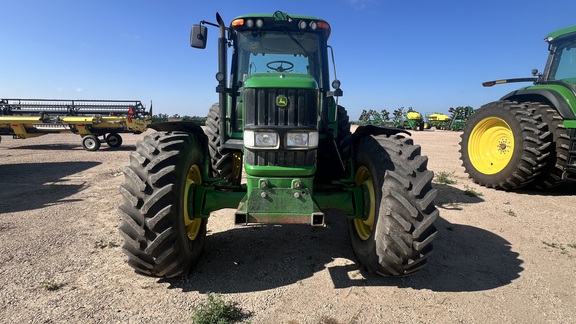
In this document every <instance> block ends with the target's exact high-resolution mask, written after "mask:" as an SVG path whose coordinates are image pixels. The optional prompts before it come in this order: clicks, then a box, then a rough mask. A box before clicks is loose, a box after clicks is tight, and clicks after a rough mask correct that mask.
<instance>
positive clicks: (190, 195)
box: [182, 164, 202, 241]
mask: <svg viewBox="0 0 576 324" xmlns="http://www.w3.org/2000/svg"><path fill="white" fill-rule="evenodd" d="M201 184H202V174H201V173H200V168H198V166H197V165H196V164H194V165H192V166H191V167H190V169H189V170H188V173H187V174H186V184H185V189H184V202H183V204H184V206H182V210H183V214H184V226H185V227H186V234H187V235H188V239H190V240H191V241H194V240H195V239H196V238H197V237H198V233H199V232H200V227H201V225H202V218H194V210H193V206H192V205H191V203H192V202H193V201H194V187H195V186H198V185H201Z"/></svg>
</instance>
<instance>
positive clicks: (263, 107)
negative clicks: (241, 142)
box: [244, 88, 318, 167]
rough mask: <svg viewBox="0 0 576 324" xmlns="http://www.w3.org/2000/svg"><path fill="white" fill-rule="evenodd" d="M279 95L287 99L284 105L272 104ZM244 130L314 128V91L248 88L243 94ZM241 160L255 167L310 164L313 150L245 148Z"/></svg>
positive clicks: (315, 91) (315, 125) (315, 117)
mask: <svg viewBox="0 0 576 324" xmlns="http://www.w3.org/2000/svg"><path fill="white" fill-rule="evenodd" d="M279 96H285V97H286V98H287V99H288V103H287V105H286V107H283V108H280V107H278V106H277V105H276V100H277V98H278V97H279ZM244 104H245V114H244V120H245V129H259V128H262V129H267V130H275V129H276V130H279V133H285V131H286V130H287V129H317V123H318V90H316V89H284V88H280V89H278V88H248V89H246V90H245V94H244ZM245 162H246V163H247V164H249V165H256V166H286V167H288V166H291V167H299V166H311V165H314V164H315V163H316V150H315V149H314V150H284V149H282V148H281V149H280V150H266V151H265V150H254V149H246V150H245Z"/></svg>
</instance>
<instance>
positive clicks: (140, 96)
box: [0, 0, 576, 119]
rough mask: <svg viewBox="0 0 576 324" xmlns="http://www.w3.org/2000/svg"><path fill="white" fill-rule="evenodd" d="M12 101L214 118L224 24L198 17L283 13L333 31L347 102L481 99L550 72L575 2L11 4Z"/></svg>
mask: <svg viewBox="0 0 576 324" xmlns="http://www.w3.org/2000/svg"><path fill="white" fill-rule="evenodd" d="M0 3H1V7H2V18H0V41H1V45H0V49H1V50H0V97H1V98H58V99H60V98H61V99H136V100H141V101H143V102H145V103H146V104H147V105H149V102H150V101H153V102H154V112H155V113H167V114H169V115H173V114H180V115H189V116H193V115H198V116H205V115H206V113H207V112H208V109H209V107H210V105H211V104H212V103H214V102H216V101H217V99H218V97H217V94H216V92H215V91H214V90H215V87H216V81H215V78H214V74H215V73H216V70H217V56H216V53H217V52H216V44H217V30H216V29H214V28H211V29H210V30H209V41H208V48H207V49H206V50H197V49H193V48H191V47H190V46H189V34H190V27H191V26H192V24H195V23H198V22H199V21H200V20H208V21H212V22H215V13H216V12H219V13H220V14H221V16H222V17H223V18H224V20H225V21H226V22H229V21H230V20H231V19H232V18H234V17H235V16H238V15H242V14H246V13H254V12H258V13H272V12H274V11H276V10H282V11H285V12H288V13H294V14H306V15H313V16H318V17H321V18H324V19H325V20H327V21H328V22H329V23H330V25H331V26H332V36H331V38H330V41H329V43H330V45H332V46H333V47H334V50H335V59H336V69H337V74H338V78H339V79H340V80H341V82H342V89H343V90H344V96H343V97H342V98H340V104H341V105H343V106H345V107H346V108H347V109H348V112H349V115H350V117H351V119H357V118H358V117H359V115H360V112H361V111H362V109H377V110H381V109H388V110H389V111H392V110H394V109H396V108H398V107H401V106H404V107H413V108H414V109H415V110H417V111H420V112H422V113H432V112H447V111H448V108H449V107H456V106H468V105H469V106H472V107H474V108H478V107H479V106H480V105H482V104H484V103H487V102H490V101H493V100H497V99H498V98H500V97H501V96H502V95H504V94H506V93H507V92H509V91H512V90H514V89H515V88H517V87H519V86H521V85H525V84H512V85H501V86H495V87H493V88H483V87H482V86H481V82H482V81H488V80H493V79H499V78H512V77H527V76H530V71H531V69H533V68H537V69H539V70H542V69H543V68H544V64H545V60H546V57H547V50H546V43H545V42H544V41H543V39H544V36H545V35H546V34H548V33H549V32H551V31H553V30H556V29H559V28H563V27H567V26H571V25H575V24H576V20H575V19H574V13H575V12H576V1H574V0H547V1H543V0H484V1H477V0H476V1H475V0H470V1H463V0H457V1H456V0H435V1H425V0H418V1H416V0H331V1H328V0H326V1H324V0H291V1H253V0H245V1H202V2H201V1H191V0H189V1H181V0H174V1H153V0H138V1H137V0H122V1H119V0H115V1H113V0H52V1H50V0H18V1H16V0H0Z"/></svg>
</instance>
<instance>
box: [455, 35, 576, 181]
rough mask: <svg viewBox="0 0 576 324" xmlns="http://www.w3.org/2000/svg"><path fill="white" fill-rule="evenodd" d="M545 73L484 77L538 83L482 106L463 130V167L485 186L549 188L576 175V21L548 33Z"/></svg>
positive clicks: (499, 82)
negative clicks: (569, 25) (498, 77)
mask: <svg viewBox="0 0 576 324" xmlns="http://www.w3.org/2000/svg"><path fill="white" fill-rule="evenodd" d="M545 40H546V42H548V50H549V52H550V54H549V56H548V61H547V63H546V67H545V69H544V72H543V73H538V70H533V71H532V74H533V76H534V77H531V78H518V79H504V80H496V81H489V82H484V83H483V85H484V86H486V87H491V86H493V85H495V84H503V83H510V82H533V83H534V84H533V85H531V86H527V87H523V88H520V89H519V90H516V91H513V92H510V93H509V94H507V95H505V96H504V97H502V98H501V99H500V100H498V101H494V102H491V103H489V104H486V105H484V106H482V107H481V108H480V109H478V110H476V111H475V112H474V114H473V115H472V116H471V117H470V119H469V120H468V122H467V123H466V126H465V128H464V130H463V134H462V142H461V150H460V152H461V159H462V161H463V166H464V168H465V170H466V172H467V173H468V175H469V176H470V178H472V179H473V180H474V181H475V182H477V183H478V184H480V185H483V186H486V187H491V188H496V189H503V190H514V189H517V188H520V187H524V186H528V187H531V188H533V189H548V188H552V187H554V186H557V185H559V184H561V183H562V182H563V181H565V180H567V179H572V180H574V179H576V26H574V27H569V28H564V29H561V30H558V31H555V32H552V33H550V34H548V36H546V38H545Z"/></svg>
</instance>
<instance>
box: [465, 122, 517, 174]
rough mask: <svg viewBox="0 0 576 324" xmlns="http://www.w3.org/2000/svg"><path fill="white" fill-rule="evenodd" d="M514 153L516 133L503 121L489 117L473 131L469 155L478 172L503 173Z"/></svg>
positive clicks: (469, 141)
mask: <svg viewBox="0 0 576 324" xmlns="http://www.w3.org/2000/svg"><path fill="white" fill-rule="evenodd" d="M513 153H514V133H513V132H512V128H511V127H510V125H508V123H506V122H505V121H504V120H503V119H501V118H497V117H488V118H485V119H483V120H481V121H480V122H479V123H478V124H477V125H476V126H475V127H474V129H472V132H471V133H470V138H469V140H468V154H469V155H470V162H471V163H472V165H473V166H474V168H475V169H476V170H477V171H478V172H481V173H483V174H488V175H492V174H496V173H498V172H501V171H502V170H503V169H504V168H506V166H508V164H509V163H510V160H511V159H512V155H513Z"/></svg>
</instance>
